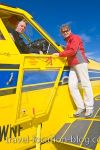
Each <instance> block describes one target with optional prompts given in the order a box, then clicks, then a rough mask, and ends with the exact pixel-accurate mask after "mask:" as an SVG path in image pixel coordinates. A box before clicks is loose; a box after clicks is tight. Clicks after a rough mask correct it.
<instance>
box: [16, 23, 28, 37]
mask: <svg viewBox="0 0 100 150" xmlns="http://www.w3.org/2000/svg"><path fill="white" fill-rule="evenodd" d="M25 29H26V21H25V20H22V21H19V22H18V24H17V26H16V31H17V32H18V33H21V34H22V33H24V31H25Z"/></svg>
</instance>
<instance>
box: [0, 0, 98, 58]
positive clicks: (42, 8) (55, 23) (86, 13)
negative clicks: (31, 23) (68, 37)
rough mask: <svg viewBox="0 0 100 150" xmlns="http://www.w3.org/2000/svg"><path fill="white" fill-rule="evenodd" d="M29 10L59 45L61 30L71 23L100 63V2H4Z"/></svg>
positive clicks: (36, 0)
mask: <svg viewBox="0 0 100 150" xmlns="http://www.w3.org/2000/svg"><path fill="white" fill-rule="evenodd" d="M1 2H4V3H6V4H9V5H12V6H15V7H20V8H22V9H25V10H26V11H28V12H29V13H30V14H31V15H32V16H33V18H34V19H35V20H36V21H37V22H38V23H39V24H40V25H41V26H42V27H43V28H44V29H45V30H46V31H47V32H48V33H49V35H50V36H51V37H53V39H55V41H56V42H58V43H59V44H65V43H64V40H63V39H62V37H61V35H60V33H59V27H60V26H61V25H62V24H64V23H68V24H69V25H70V26H71V29H72V32H73V33H75V34H79V35H80V36H81V37H82V39H83V41H84V46H85V49H86V53H87V55H88V56H89V57H91V58H93V59H95V60H97V61H100V0H70V1H69V0H1Z"/></svg>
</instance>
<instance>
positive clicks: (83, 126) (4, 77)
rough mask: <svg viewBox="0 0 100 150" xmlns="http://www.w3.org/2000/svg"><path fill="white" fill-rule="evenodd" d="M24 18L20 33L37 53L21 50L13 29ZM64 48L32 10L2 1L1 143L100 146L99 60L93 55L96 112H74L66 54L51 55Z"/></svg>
mask: <svg viewBox="0 0 100 150" xmlns="http://www.w3.org/2000/svg"><path fill="white" fill-rule="evenodd" d="M22 19H24V20H26V22H27V28H26V31H25V33H24V34H23V35H21V36H22V37H21V38H22V39H23V40H24V42H25V43H26V44H27V46H28V47H32V48H33V50H34V51H38V54H36V53H34V52H33V53H29V54H23V53H21V52H20V50H19V49H18V48H17V46H16V45H15V42H14V40H13V39H12V37H11V35H10V33H9V32H8V28H7V27H10V28H12V29H15V26H16V23H17V22H18V21H20V20H22ZM40 51H42V54H40ZM61 51H63V48H62V47H61V46H60V45H57V44H56V42H55V41H54V40H53V39H52V38H51V37H50V36H49V35H48V34H47V32H46V31H45V30H44V29H43V28H42V27H41V26H40V25H38V24H37V22H36V21H35V20H34V19H33V18H32V16H31V15H30V14H29V13H27V12H26V11H24V10H22V9H19V8H14V7H11V6H7V5H2V4H0V149H4V150H28V149H31V150H40V149H41V150H78V149H81V150H84V149H87V150H94V149H96V150H99V149H100V138H99V137H100V63H99V62H96V61H94V60H92V59H89V61H90V63H89V77H90V80H91V84H92V88H93V94H94V99H95V107H94V114H93V117H92V118H88V119H86V118H84V115H83V116H81V117H78V118H75V117H73V113H74V112H75V110H76V107H75V104H74V103H73V100H72V98H71V96H70V93H69V90H68V75H69V68H68V65H67V63H66V59H65V58H58V57H57V56H54V55H52V53H54V52H61ZM80 91H81V93H82V94H83V91H82V89H81V88H80Z"/></svg>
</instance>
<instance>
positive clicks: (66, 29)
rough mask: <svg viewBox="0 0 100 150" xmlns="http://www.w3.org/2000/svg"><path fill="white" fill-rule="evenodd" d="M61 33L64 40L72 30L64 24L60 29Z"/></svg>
mask: <svg viewBox="0 0 100 150" xmlns="http://www.w3.org/2000/svg"><path fill="white" fill-rule="evenodd" d="M60 32H61V34H62V35H63V37H64V38H67V37H68V36H69V35H70V33H71V29H70V27H69V26H68V25H66V24H64V25H62V26H61V27H60Z"/></svg>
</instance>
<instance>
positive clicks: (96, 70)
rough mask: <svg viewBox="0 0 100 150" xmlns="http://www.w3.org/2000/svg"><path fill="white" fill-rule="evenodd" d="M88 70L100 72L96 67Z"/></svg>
mask: <svg viewBox="0 0 100 150" xmlns="http://www.w3.org/2000/svg"><path fill="white" fill-rule="evenodd" d="M89 71H96V72H100V70H97V69H89Z"/></svg>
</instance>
